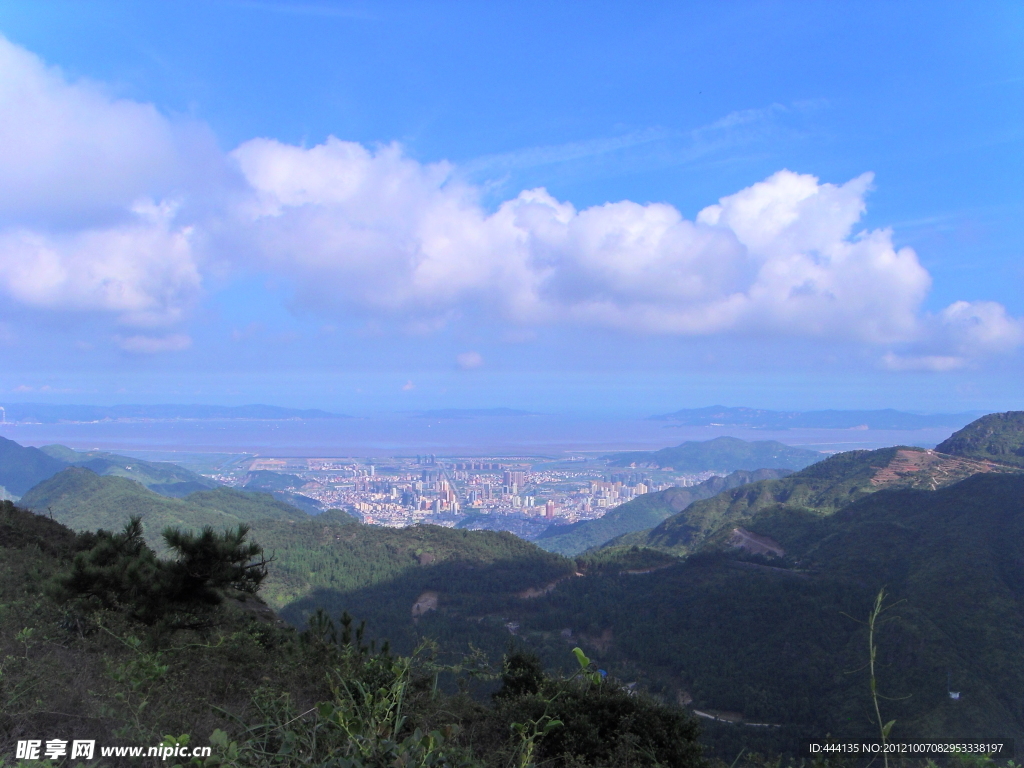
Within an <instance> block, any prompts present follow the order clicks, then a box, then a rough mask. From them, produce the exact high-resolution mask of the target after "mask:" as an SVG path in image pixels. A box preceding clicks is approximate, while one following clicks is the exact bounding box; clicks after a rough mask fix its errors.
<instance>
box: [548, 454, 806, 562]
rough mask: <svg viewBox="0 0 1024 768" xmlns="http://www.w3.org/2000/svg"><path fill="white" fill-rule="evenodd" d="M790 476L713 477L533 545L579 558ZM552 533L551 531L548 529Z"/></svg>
mask: <svg viewBox="0 0 1024 768" xmlns="http://www.w3.org/2000/svg"><path fill="white" fill-rule="evenodd" d="M789 474H791V471H790V470H788V469H758V470H756V471H754V472H748V471H746V470H737V471H736V472H733V473H731V474H729V475H727V476H725V477H712V478H709V479H708V480H705V481H704V482H703V483H700V484H698V485H693V486H689V487H687V488H668V489H666V490H664V491H656V492H654V493H645V494H643V495H642V496H638V497H637V498H635V499H633V500H631V501H627V502H626V503H625V504H621V505H620V506H618V507H615V508H614V509H612V510H610V511H609V512H608V513H607V514H605V515H604V517H601V518H598V519H597V520H585V521H582V522H579V523H575V524H573V525H571V526H560V528H561V530H560V531H559V530H558V529H557V528H556V529H554V531H553V533H551V534H547V533H546V534H544V535H542V536H541V537H540V538H539V539H537V540H536V541H535V542H534V543H535V544H536V545H537V546H539V547H540V548H541V549H545V550H547V551H548V552H557V553H559V554H561V555H568V556H571V555H578V554H580V553H581V552H585V551H586V550H588V549H591V548H592V547H598V546H600V545H602V544H604V543H605V542H607V541H610V540H611V539H614V538H615V537H616V536H621V535H622V534H624V533H630V532H632V531H641V530H644V529H647V528H653V527H654V526H656V525H657V524H658V523H660V522H661V521H662V520H664V519H665V518H667V517H670V516H672V515H674V514H676V513H678V512H681V511H682V510H684V509H686V507H688V506H689V505H690V504H693V503H694V502H695V501H699V500H701V499H709V498H711V497H712V496H715V495H717V494H719V493H721V492H722V491H725V490H729V489H731V488H736V487H738V486H741V485H745V484H747V483H754V482H758V481H760V480H772V479H778V478H782V477H786V476H787V475H789ZM548 531H552V529H550V528H549V529H548Z"/></svg>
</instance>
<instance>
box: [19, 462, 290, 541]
mask: <svg viewBox="0 0 1024 768" xmlns="http://www.w3.org/2000/svg"><path fill="white" fill-rule="evenodd" d="M20 504H21V505H22V506H24V507H25V508H28V509H31V510H33V511H36V512H40V513H45V514H48V515H52V516H53V518H54V519H55V520H57V521H59V522H61V523H64V524H65V525H67V526H69V527H71V528H74V529H76V530H79V531H93V530H97V529H99V528H105V529H107V530H112V529H117V528H120V527H121V526H123V525H124V524H125V523H127V522H128V520H129V519H130V518H132V517H139V518H141V519H142V520H143V522H145V523H146V526H147V528H148V530H149V531H151V532H152V533H153V534H154V536H153V538H151V540H150V541H149V545H150V546H152V547H154V548H155V549H157V551H158V552H160V553H164V552H166V547H165V545H164V542H163V541H162V539H160V538H159V537H157V536H156V535H155V534H156V533H157V532H158V531H161V530H163V529H165V528H168V527H172V528H181V529H191V530H201V529H202V528H203V527H205V526H208V525H209V526H212V527H213V528H215V529H220V530H223V529H224V528H227V527H234V526H237V525H238V524H239V523H249V522H251V521H253V520H257V519H264V518H277V519H286V520H287V519H295V518H299V519H302V518H306V517H307V515H306V513H304V512H302V511H301V510H298V509H295V508H294V507H291V506H289V505H287V504H282V503H281V502H279V501H275V500H274V499H273V498H272V497H270V496H268V495H266V494H258V493H243V492H241V491H235V490H232V489H230V488H217V489H214V490H207V491H201V492H198V493H193V494H191V495H189V496H187V497H186V498H184V499H173V498H167V497H165V496H161V495H159V494H157V493H154V492H153V491H150V490H148V489H147V488H144V487H143V486H141V485H139V484H138V483H137V482H134V481H132V480H129V479H127V478H123V477H110V476H102V475H97V474H96V473H95V472H92V471H91V470H89V469H84V468H81V467H72V468H69V469H66V470H64V471H62V472H60V473H58V474H56V475H54V476H53V477H51V478H49V479H48V480H45V481H44V482H42V483H40V484H39V485H37V486H35V487H34V488H33V489H32V490H31V491H29V492H28V493H27V494H25V496H24V497H23V498H22V499H21V502H20Z"/></svg>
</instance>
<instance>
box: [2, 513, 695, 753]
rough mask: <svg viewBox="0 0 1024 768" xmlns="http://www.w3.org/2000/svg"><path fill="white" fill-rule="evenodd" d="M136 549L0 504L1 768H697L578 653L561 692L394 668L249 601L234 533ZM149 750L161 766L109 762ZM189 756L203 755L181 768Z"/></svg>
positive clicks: (682, 731) (393, 659)
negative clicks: (41, 756)
mask: <svg viewBox="0 0 1024 768" xmlns="http://www.w3.org/2000/svg"><path fill="white" fill-rule="evenodd" d="M139 533H140V529H139V528H138V524H137V523H136V522H133V523H132V524H131V525H129V526H128V527H126V529H125V530H124V531H123V532H121V533H116V534H99V535H97V534H93V533H86V534H75V533H74V532H73V531H71V530H69V529H68V528H66V527H64V526H62V525H60V524H59V523H56V522H54V521H51V520H50V519H49V518H43V517H41V516H37V515H33V514H31V513H29V512H26V511H22V510H20V509H17V508H15V507H14V506H13V505H11V504H10V503H9V502H8V503H0V604H2V605H3V608H4V610H3V611H2V612H0V657H2V658H3V659H4V663H3V677H2V678H0V696H2V697H3V698H2V701H3V707H2V708H0V754H2V755H4V757H3V758H2V759H3V761H4V764H7V755H14V754H15V748H16V743H17V741H18V740H19V739H23V737H26V736H31V737H34V736H45V737H47V738H48V737H51V736H52V737H59V738H60V739H61V740H63V743H64V744H65V745H70V743H71V741H72V740H74V739H84V740H91V741H93V743H94V744H95V757H94V760H93V761H91V762H90V763H89V764H90V765H102V766H115V767H116V766H128V765H163V764H166V765H179V766H181V765H184V764H188V765H195V766H207V767H208V768H213V767H214V766H217V767H219V768H243V767H244V768H298V767H299V766H308V765H319V766H349V767H351V768H364V767H365V768H371V767H372V766H385V765H387V766H391V765H399V766H401V765H419V766H438V768H440V767H441V766H451V767H452V768H454V767H455V766H459V767H460V768H507V766H509V765H522V766H525V765H530V764H535V763H541V762H543V764H544V765H549V766H552V767H553V768H570V767H576V766H580V765H609V766H620V765H621V766H632V765H648V764H658V765H666V766H673V768H702V766H703V765H704V764H705V763H704V761H703V760H702V759H701V756H700V752H701V750H700V747H699V745H698V744H697V742H696V736H697V732H698V728H697V724H696V722H695V720H694V718H693V717H692V716H691V715H688V714H687V713H685V712H684V711H682V710H680V709H678V708H674V707H667V706H664V705H663V704H660V703H659V702H657V701H655V700H653V699H650V698H648V697H646V696H643V695H638V694H637V692H635V691H629V690H626V689H624V688H623V687H622V686H621V685H620V684H619V683H618V682H617V681H615V680H613V679H611V678H605V677H604V676H602V675H601V674H599V673H598V671H597V670H596V668H595V667H594V665H593V664H592V663H591V662H590V661H589V660H588V659H586V657H585V656H584V655H583V654H582V652H580V654H579V658H578V662H577V665H576V671H575V674H574V675H572V676H570V677H564V678H562V677H552V676H550V675H547V674H545V673H544V671H543V670H542V669H541V667H540V665H539V663H538V662H537V660H536V659H535V658H534V657H532V656H531V655H530V654H528V653H524V652H522V651H512V652H509V653H508V654H506V655H505V656H504V658H503V659H501V660H500V662H499V663H498V664H497V665H496V666H489V665H487V664H486V663H483V662H482V660H481V659H480V658H479V657H478V656H471V657H468V658H460V659H458V660H457V661H456V663H455V664H443V663H440V662H439V660H438V659H437V658H436V657H434V655H433V654H432V653H431V651H430V649H429V647H423V648H420V649H419V650H418V651H417V652H416V653H415V654H413V655H411V656H396V655H394V654H393V653H391V652H390V651H388V650H386V649H385V650H381V648H380V645H379V643H378V642H375V641H370V639H369V638H368V637H367V636H366V634H365V631H364V628H363V627H362V626H360V625H358V624H357V623H353V622H352V621H351V619H350V618H349V617H348V616H333V617H332V616H328V615H326V614H323V613H319V614H317V615H316V616H315V617H314V619H315V620H314V621H312V622H311V623H310V626H309V628H308V629H306V630H305V631H303V632H302V633H301V634H300V633H299V632H296V631H295V630H294V629H291V628H289V627H285V626H282V625H281V624H280V623H279V622H278V621H276V620H275V618H274V617H273V615H272V614H271V613H270V612H269V611H268V610H267V608H266V607H265V606H264V605H263V604H262V602H261V601H260V600H259V598H258V597H256V596H255V595H254V594H253V592H254V590H255V589H257V588H258V586H259V578H258V576H259V574H260V569H261V568H262V565H263V564H262V563H261V562H260V560H261V554H260V552H259V548H258V547H254V546H252V545H249V544H247V543H246V542H245V532H244V529H243V530H238V531H235V532H234V533H231V532H228V533H227V534H224V535H223V536H220V535H217V534H214V533H213V532H210V533H209V534H208V535H207V534H203V535H201V536H199V537H191V536H181V535H178V534H172V535H169V536H168V537H167V543H168V544H169V545H170V546H171V548H172V549H174V551H175V552H176V557H175V558H174V559H172V560H169V561H159V560H157V559H155V557H154V554H153V552H152V551H151V550H149V549H148V548H147V547H145V545H142V544H140V539H139V538H138V534H139ZM247 563H248V565H247ZM250 568H256V570H255V571H252V570H250ZM143 572H144V573H145V574H146V575H147V576H148V578H147V579H145V580H144V581H142V582H139V581H138V580H137V579H136V578H135V577H136V576H137V575H138V574H140V573H143ZM246 573H248V574H250V576H252V578H249V577H246V576H245V575H244V574H246ZM566 655H569V656H571V655H572V654H571V651H569V650H567V651H566ZM448 688H451V689H452V691H453V692H452V693H447V692H446V690H447V689H448ZM468 691H476V692H477V694H478V696H477V697H476V698H473V697H472V696H471V695H469V693H468ZM489 693H493V696H490V695H488V694H489ZM155 745H160V746H161V747H162V748H163V750H164V752H163V757H162V758H161V757H160V756H157V757H156V758H153V757H148V758H147V757H142V758H138V757H136V758H131V757H116V756H109V755H108V754H107V751H108V750H111V749H126V748H131V747H137V746H142V748H143V749H148V748H149V747H150V746H155ZM196 747H199V748H208V749H209V750H211V751H212V754H210V752H207V753H206V755H204V756H201V757H197V758H194V759H192V760H189V758H188V751H190V750H192V749H193V748H196ZM181 750H185V751H184V752H181ZM179 754H182V755H184V756H179ZM143 755H145V753H143ZM207 755H208V756H207ZM171 756H173V757H172V760H171V762H166V760H167V758H168V757H171ZM18 764H19V765H23V766H26V768H28V766H29V765H36V764H38V765H41V766H42V765H53V764H54V763H53V762H52V761H45V762H42V763H36V762H35V761H31V760H30V761H19V763H18ZM77 764H78V765H84V764H85V763H77Z"/></svg>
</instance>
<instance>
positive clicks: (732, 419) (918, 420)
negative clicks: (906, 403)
mask: <svg viewBox="0 0 1024 768" xmlns="http://www.w3.org/2000/svg"><path fill="white" fill-rule="evenodd" d="M980 415H981V412H974V411H972V412H968V413H938V414H917V413H906V412H904V411H897V410H893V409H892V408H886V409H883V410H875V411H846V410H825V411H771V410H763V409H759V408H744V407H736V408H731V407H728V406H724V405H712V406H708V407H706V408H684V409H682V410H679V411H675V412H673V413H666V414H661V415H658V416H651V417H650V418H651V419H653V420H656V421H673V422H678V423H679V424H680V425H681V426H690V427H707V426H727V427H746V428H748V429H796V428H804V429H857V428H861V427H863V428H867V429H926V428H928V427H952V428H954V429H955V428H958V427H962V426H963V425H965V424H967V423H969V422H971V421H973V420H974V419H976V418H978V416H980Z"/></svg>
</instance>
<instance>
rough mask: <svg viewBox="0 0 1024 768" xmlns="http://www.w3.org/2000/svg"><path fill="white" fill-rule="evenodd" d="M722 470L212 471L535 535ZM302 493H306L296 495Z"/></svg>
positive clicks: (276, 487) (444, 467) (294, 466)
mask: <svg viewBox="0 0 1024 768" xmlns="http://www.w3.org/2000/svg"><path fill="white" fill-rule="evenodd" d="M715 474H724V473H716V472H713V471H707V472H700V473H695V474H678V473H675V472H673V471H672V470H671V468H669V469H667V470H657V469H647V468H644V469H637V468H634V467H626V468H623V467H609V466H608V464H607V462H606V461H604V460H603V459H601V458H596V457H588V456H580V455H576V456H571V457H569V458H568V459H552V458H550V457H543V456H512V457H508V456H502V457H437V456H433V455H420V456H411V457H394V458H380V459H355V458H294V457H289V458H274V457H256V458H252V457H246V458H245V459H243V460H240V461H238V462H236V463H235V465H234V466H233V467H230V468H228V469H227V470H225V471H221V472H219V473H217V474H214V475H210V477H211V478H212V479H214V480H217V481H218V482H220V483H223V484H224V485H228V486H233V487H245V488H246V489H248V490H265V491H268V492H275V493H286V494H288V495H287V496H286V497H285V499H287V500H291V501H294V500H295V498H294V497H295V496H299V497H305V498H306V499H312V500H313V501H314V502H315V503H316V504H317V505H318V506H319V507H320V508H322V509H325V510H326V509H342V510H345V511H346V512H349V513H350V514H352V515H353V516H354V517H356V518H357V519H359V520H361V521H362V522H364V523H368V524H374V525H383V526H388V527H392V528H403V527H406V526H410V525H417V524H434V525H442V526H445V527H459V528H468V529H470V530H502V531H511V532H512V533H515V534H516V535H517V536H520V537H522V538H526V539H532V538H536V537H537V536H538V535H540V534H541V533H543V532H544V531H545V530H546V529H547V528H549V527H550V526H553V525H570V524H572V523H576V522H580V521H583V520H593V519H596V518H599V517H602V516H603V515H604V514H606V513H607V512H608V511H609V510H611V509H614V508H615V507H617V506H619V505H620V504H623V503H625V502H627V501H630V500H631V499H634V498H636V497H637V496H640V495H642V494H645V493H649V492H652V491H660V490H664V489H665V488H670V487H673V486H680V487H686V486H691V485H696V484H697V483H700V482H702V481H704V480H707V479H708V478H709V477H712V476H713V475H715ZM300 500H301V499H300Z"/></svg>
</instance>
